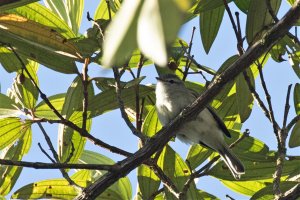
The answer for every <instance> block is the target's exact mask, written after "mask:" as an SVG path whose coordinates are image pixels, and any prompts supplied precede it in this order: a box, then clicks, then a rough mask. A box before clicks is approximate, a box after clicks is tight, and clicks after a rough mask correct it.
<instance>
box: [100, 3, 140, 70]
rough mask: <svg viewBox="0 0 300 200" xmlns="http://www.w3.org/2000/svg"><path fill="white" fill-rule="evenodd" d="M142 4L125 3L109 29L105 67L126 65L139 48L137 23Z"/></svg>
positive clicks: (104, 59) (105, 41)
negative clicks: (134, 51)
mask: <svg viewBox="0 0 300 200" xmlns="http://www.w3.org/2000/svg"><path fill="white" fill-rule="evenodd" d="M142 2H143V1H141V0H139V1H136V0H129V1H125V2H124V3H123V4H122V7H121V8H120V10H119V11H118V13H117V15H116V16H115V17H114V20H113V21H112V23H110V24H109V26H108V27H107V30H106V34H105V40H104V44H103V48H104V52H103V58H102V64H103V66H105V67H112V66H115V65H117V66H118V65H122V64H124V63H125V62H126V61H127V60H128V59H129V56H130V55H131V53H132V52H133V50H135V49H136V48H137V40H136V37H137V21H138V16H139V13H140V10H141V5H142Z"/></svg>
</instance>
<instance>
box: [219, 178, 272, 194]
mask: <svg viewBox="0 0 300 200" xmlns="http://www.w3.org/2000/svg"><path fill="white" fill-rule="evenodd" d="M272 181H273V179H266V180H255V181H226V180H221V182H222V183H223V184H224V185H225V186H226V187H228V188H230V189H231V190H233V191H235V192H238V193H240V194H244V195H247V196H252V195H253V194H255V193H256V192H257V191H259V190H261V189H262V188H264V187H266V186H267V185H272Z"/></svg>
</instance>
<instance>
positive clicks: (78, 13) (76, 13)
mask: <svg viewBox="0 0 300 200" xmlns="http://www.w3.org/2000/svg"><path fill="white" fill-rule="evenodd" d="M66 5H67V12H68V16H69V18H70V22H71V27H72V30H73V32H74V33H75V34H78V31H79V28H80V24H81V20H82V13H83V7H84V0H66Z"/></svg>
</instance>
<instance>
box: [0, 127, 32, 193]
mask: <svg viewBox="0 0 300 200" xmlns="http://www.w3.org/2000/svg"><path fill="white" fill-rule="evenodd" d="M22 131H23V134H24V135H23V136H22V137H20V138H19V139H18V140H17V141H16V142H15V144H14V145H11V146H10V147H7V148H6V149H4V150H3V152H2V154H1V159H7V160H14V161H19V160H21V159H22V157H23V156H24V155H25V154H27V153H28V151H29V149H30V147H31V137H32V133H31V129H30V127H27V129H23V130H22ZM21 171H22V167H17V166H8V165H1V167H0V174H1V178H0V194H1V195H7V194H8V193H9V192H10V191H11V190H12V188H13V187H14V185H15V183H16V181H17V180H18V178H19V176H20V174H21Z"/></svg>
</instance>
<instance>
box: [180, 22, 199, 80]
mask: <svg viewBox="0 0 300 200" xmlns="http://www.w3.org/2000/svg"><path fill="white" fill-rule="evenodd" d="M195 30H196V27H195V26H194V27H193V30H192V36H191V39H190V43H189V46H188V51H187V55H188V57H187V59H186V63H185V70H184V73H183V78H182V80H183V81H185V79H186V77H187V75H188V71H189V69H190V66H191V63H192V62H191V61H190V59H189V58H191V57H192V58H194V57H193V56H191V51H192V47H193V39H194V33H195Z"/></svg>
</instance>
